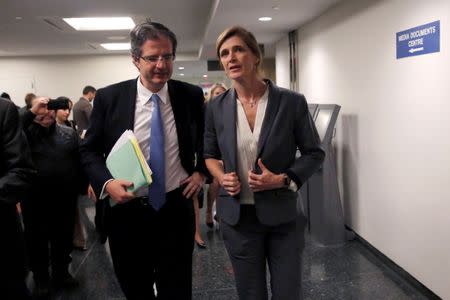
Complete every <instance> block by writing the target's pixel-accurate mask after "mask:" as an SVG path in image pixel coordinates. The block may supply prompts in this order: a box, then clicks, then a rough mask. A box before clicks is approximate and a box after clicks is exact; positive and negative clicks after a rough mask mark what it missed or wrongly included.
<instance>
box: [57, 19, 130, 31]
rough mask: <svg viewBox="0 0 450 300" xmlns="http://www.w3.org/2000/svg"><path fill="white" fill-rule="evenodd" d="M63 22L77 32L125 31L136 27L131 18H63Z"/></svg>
mask: <svg viewBox="0 0 450 300" xmlns="http://www.w3.org/2000/svg"><path fill="white" fill-rule="evenodd" d="M63 20H64V21H65V22H66V23H67V24H69V25H70V26H72V27H73V28H75V29H76V30H83V31H87V30H125V29H131V28H133V27H134V25H135V24H134V22H133V19H131V18H130V17H117V18H63Z"/></svg>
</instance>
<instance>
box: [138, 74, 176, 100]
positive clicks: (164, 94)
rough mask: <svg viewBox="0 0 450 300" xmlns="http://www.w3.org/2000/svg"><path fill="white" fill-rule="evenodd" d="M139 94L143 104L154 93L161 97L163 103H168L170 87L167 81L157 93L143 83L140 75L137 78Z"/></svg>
mask: <svg viewBox="0 0 450 300" xmlns="http://www.w3.org/2000/svg"><path fill="white" fill-rule="evenodd" d="M137 94H138V99H139V101H141V102H143V103H141V104H145V103H147V101H149V99H150V98H151V97H152V96H153V94H157V95H158V96H159V98H160V99H161V101H162V103H164V104H166V102H167V100H168V98H169V89H168V86H167V82H166V83H165V84H164V86H163V87H162V89H160V90H159V91H158V92H157V93H153V92H152V91H150V90H149V89H147V88H146V87H145V86H144V85H143V84H142V82H141V77H139V78H138V80H137ZM144 99H145V100H144Z"/></svg>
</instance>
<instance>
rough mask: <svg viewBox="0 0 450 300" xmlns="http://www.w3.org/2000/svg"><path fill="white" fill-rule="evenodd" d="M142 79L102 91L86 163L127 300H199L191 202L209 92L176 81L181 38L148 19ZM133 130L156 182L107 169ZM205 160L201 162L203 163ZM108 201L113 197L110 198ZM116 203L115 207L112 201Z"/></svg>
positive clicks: (140, 46) (136, 58) (134, 35)
mask: <svg viewBox="0 0 450 300" xmlns="http://www.w3.org/2000/svg"><path fill="white" fill-rule="evenodd" d="M130 37H131V56H132V61H133V64H134V65H135V66H136V68H137V69H138V71H139V77H138V78H135V79H131V80H128V81H124V82H120V83H116V84H113V85H110V86H108V87H106V88H102V89H99V90H98V91H97V94H96V96H95V105H94V108H93V110H92V115H91V124H90V126H89V128H88V130H87V132H86V136H85V138H84V140H83V141H82V146H81V160H82V162H83V165H84V168H85V170H86V173H87V174H88V176H89V178H90V182H91V184H92V186H93V188H94V191H95V193H96V195H97V198H98V199H99V200H98V201H97V202H98V203H104V205H105V206H106V207H107V208H106V210H107V211H109V213H107V214H105V215H106V216H108V217H107V218H105V222H106V225H105V227H104V228H106V229H107V233H108V239H109V246H110V249H111V256H112V260H113V264H114V270H115V273H116V275H117V278H118V280H119V283H120V286H121V287H122V291H123V292H124V294H125V296H126V297H127V299H155V291H154V290H153V288H152V287H153V284H156V289H157V294H158V297H157V299H162V300H165V299H180V300H181V299H182V300H189V299H192V252H193V249H194V234H195V218H194V208H193V200H192V197H193V196H194V195H195V194H197V193H198V192H199V191H200V189H201V188H202V185H203V183H204V180H205V174H206V173H207V171H206V167H205V162H204V160H202V159H200V158H201V157H203V130H204V116H203V91H202V89H201V88H200V87H198V86H194V85H191V84H188V83H185V82H182V81H177V80H172V79H170V78H171V76H172V71H173V61H174V59H175V55H176V49H177V39H176V36H175V34H174V33H173V32H172V31H171V30H170V29H168V28H167V27H166V26H164V25H162V24H160V23H157V22H152V21H150V20H147V21H146V22H144V23H142V24H139V25H136V26H135V27H134V28H133V30H132V31H131V33H130ZM127 129H131V130H133V131H134V134H135V136H136V138H137V140H138V143H139V146H140V148H141V149H142V152H143V155H144V157H145V159H146V160H147V161H148V162H149V165H150V168H151V170H152V172H153V174H152V180H153V182H152V184H151V185H150V186H149V187H146V186H144V187H143V188H141V189H139V190H137V191H135V192H134V193H132V192H129V191H128V190H127V188H129V187H131V185H132V183H131V182H129V181H127V180H123V179H122V178H113V177H112V175H111V173H110V172H109V170H108V168H107V167H106V163H105V158H106V157H107V156H108V154H109V152H110V151H111V149H112V147H113V146H114V144H115V143H116V141H117V139H118V138H119V137H120V136H121V135H122V134H123V132H124V131H125V130H127ZM196 158H198V159H196ZM105 196H106V198H105ZM110 202H112V203H114V204H115V205H114V206H113V207H109V203H110Z"/></svg>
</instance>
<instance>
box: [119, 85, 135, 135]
mask: <svg viewBox="0 0 450 300" xmlns="http://www.w3.org/2000/svg"><path fill="white" fill-rule="evenodd" d="M138 80H139V77H138V78H137V79H136V80H130V86H129V87H128V89H126V94H125V98H126V99H127V102H125V101H123V106H122V108H123V112H124V113H123V114H122V116H123V118H126V119H127V120H126V124H125V126H126V128H127V129H131V130H134V113H135V111H136V97H137V81H138ZM119 101H120V99H119Z"/></svg>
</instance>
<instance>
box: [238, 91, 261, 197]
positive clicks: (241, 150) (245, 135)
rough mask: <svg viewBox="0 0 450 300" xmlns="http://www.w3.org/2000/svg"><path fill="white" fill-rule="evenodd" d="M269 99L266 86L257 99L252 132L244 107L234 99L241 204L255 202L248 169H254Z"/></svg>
mask: <svg viewBox="0 0 450 300" xmlns="http://www.w3.org/2000/svg"><path fill="white" fill-rule="evenodd" d="M268 99H269V89H268V88H266V91H265V92H264V95H262V97H261V99H259V101H258V107H257V109H256V118H255V125H254V127H253V132H252V130H251V129H250V125H249V123H248V120H247V116H246V115H245V111H244V107H243V106H242V103H241V101H239V99H236V103H237V119H236V136H237V164H238V165H237V169H238V177H239V180H240V182H241V192H240V195H239V199H240V202H241V204H255V199H254V196H253V192H252V191H251V190H250V186H249V185H248V171H250V170H253V169H254V165H255V162H256V156H257V154H258V153H257V152H258V141H259V135H260V133H261V127H262V122H263V120H264V116H265V115H266V108H267V101H268Z"/></svg>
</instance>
